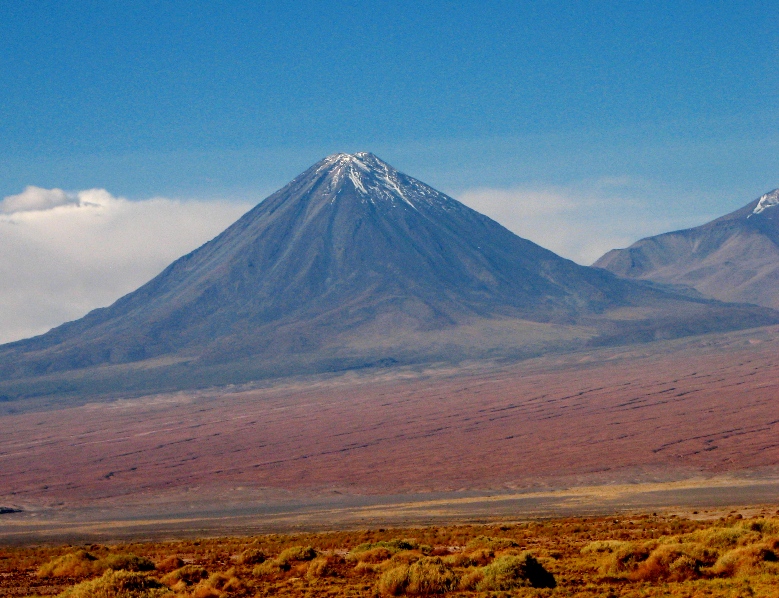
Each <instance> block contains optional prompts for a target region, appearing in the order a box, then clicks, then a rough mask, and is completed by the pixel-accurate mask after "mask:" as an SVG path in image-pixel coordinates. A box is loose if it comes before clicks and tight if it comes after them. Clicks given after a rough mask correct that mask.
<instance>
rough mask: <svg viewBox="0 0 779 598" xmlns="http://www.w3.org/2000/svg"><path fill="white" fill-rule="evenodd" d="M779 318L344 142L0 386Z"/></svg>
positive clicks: (136, 378) (332, 366)
mask: <svg viewBox="0 0 779 598" xmlns="http://www.w3.org/2000/svg"><path fill="white" fill-rule="evenodd" d="M776 322H779V314H777V313H776V312H773V311H771V310H764V309H756V308H753V307H745V306H737V305H724V304H721V303H718V302H712V301H704V300H699V299H695V298H690V297H685V296H683V295H679V294H674V293H672V292H666V291H664V290H661V289H658V288H652V287H650V286H647V285H644V284H641V283H634V282H630V281H626V280H623V279H620V278H618V277H616V276H614V275H613V274H611V273H609V272H606V271H604V270H601V269H594V268H588V267H584V266H579V265H577V264H575V263H573V262H571V261H569V260H566V259H563V258H561V257H559V256H557V255H555V254H554V253H552V252H550V251H548V250H546V249H543V248H541V247H539V246H538V245H536V244H534V243H532V242H530V241H527V240H525V239H522V238H520V237H518V236H516V235H514V234H513V233H511V232H510V231H508V230H507V229H505V228H504V227H502V226H501V225H499V224H498V223H496V222H494V221H493V220H491V219H489V218H487V217H486V216H483V215H482V214H479V213H478V212H475V211H474V210H471V209H470V208H468V207H466V206H464V205H463V204H461V203H459V202H458V201H456V200H454V199H452V198H450V197H448V196H446V195H444V194H442V193H439V192H438V191H436V190H434V189H433V188H431V187H429V186H427V185H425V184H424V183H422V182H420V181H418V180H416V179H414V178H412V177H409V176H406V175H404V174H402V173H400V172H398V171H397V170H395V169H393V168H392V167H391V166H389V165H388V164H386V163H385V162H383V161H381V160H380V159H378V158H377V157H376V156H374V155H372V154H369V153H358V154H354V155H349V154H335V155H332V156H329V157H327V158H325V159H324V160H322V161H320V162H318V163H317V164H315V165H314V166H312V167H311V168H309V169H308V170H307V171H306V172H304V173H303V174H301V175H300V176H298V177H297V178H295V179H294V180H293V181H291V182H290V183H289V184H288V185H287V186H285V187H284V188H282V189H280V190H279V191H277V192H276V193H274V194H273V195H271V196H270V197H268V198H267V199H266V200H264V201H263V202H261V203H260V204H258V205H257V206H256V207H255V208H254V209H252V210H251V211H249V212H248V213H247V214H245V215H244V216H243V217H242V218H240V219H239V220H238V221H237V222H236V223H235V224H233V225H232V226H230V227H229V228H228V229H226V230H225V231H224V232H223V233H221V234H220V235H219V236H217V237H216V238H214V239H213V240H211V241H209V242H208V243H206V244H205V245H203V246H202V247H200V248H199V249H197V250H195V251H193V252H192V253H190V254H188V255H186V256H184V257H182V258H180V259H179V260H177V261H176V262H174V263H173V264H171V265H170V266H169V267H168V268H166V269H165V270H164V271H163V272H162V273H161V274H160V275H158V276H157V277H155V278H154V279H153V280H151V281H150V282H149V283H147V284H145V285H144V286H142V287H140V288H139V289H138V290H136V291H134V292H132V293H130V294H128V295H126V296H125V297H122V298H121V299H119V300H118V301H117V302H116V303H114V304H113V305H111V306H110V307H107V308H102V309H97V310H94V311H92V312H90V313H89V314H87V315H86V316H85V317H83V318H81V319H80V320H76V321H74V322H69V323H66V324H63V325H62V326H59V327H57V328H54V329H53V330H51V331H49V332H48V333H46V334H44V335H41V336H38V337H35V338H31V339H26V340H22V341H18V342H14V343H10V344H7V345H4V346H2V347H0V394H7V395H8V396H22V395H35V394H40V393H43V394H46V393H63V394H67V393H85V392H92V391H95V392H97V391H100V392H114V391H117V390H118V389H123V390H133V389H137V390H139V391H140V390H144V391H154V390H170V389H174V388H188V387H193V386H203V385H212V384H227V383H240V382H246V381H248V380H256V379H260V378H267V377H273V376H283V375H292V374H301V373H312V372H324V371H333V370H340V369H351V368H359V367H366V366H372V365H377V364H378V365H382V364H419V363H436V362H450V363H452V362H458V361H461V360H463V359H485V358H502V357H522V356H527V355H531V354H537V353H539V352H543V351H547V350H561V349H566V348H575V347H581V346H584V345H586V344H602V343H615V342H630V341H636V340H651V339H653V338H669V337H674V336H683V335H688V334H696V333H703V332H709V331H713V330H728V329H736V328H744V327H751V326H759V325H766V324H772V323H776Z"/></svg>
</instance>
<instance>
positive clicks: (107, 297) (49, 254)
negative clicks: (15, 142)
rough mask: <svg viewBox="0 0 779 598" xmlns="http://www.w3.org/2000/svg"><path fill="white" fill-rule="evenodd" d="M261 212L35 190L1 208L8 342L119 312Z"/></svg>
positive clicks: (1, 333) (4, 338) (229, 204)
mask: <svg viewBox="0 0 779 598" xmlns="http://www.w3.org/2000/svg"><path fill="white" fill-rule="evenodd" d="M251 207H252V206H251V205H250V204H248V203H238V202H234V201H180V200H173V199H166V198H152V199H148V200H143V201H129V200H126V199H123V198H120V197H114V196H113V195H111V194H110V193H109V192H108V191H106V190H104V189H89V190H86V191H78V192H75V193H68V192H65V191H63V190H61V189H42V188H40V187H32V186H30V187H27V188H26V189H25V190H24V191H23V192H22V193H20V194H18V195H11V196H8V197H6V198H5V199H3V200H2V201H0V280H1V281H2V284H0V313H2V314H3V317H2V318H0V343H3V342H10V341H13V340H17V339H20V338H26V337H29V336H34V335H36V334H41V333H43V332H46V331H47V330H49V329H50V328H52V327H53V326H57V325H59V324H62V323H63V322H66V321H69V320H73V319H76V318H80V317H81V316H83V315H85V314H86V313H87V312H88V311H90V310H92V309H94V308H96V307H102V306H106V305H109V304H111V303H112V302H114V301H115V300H116V299H118V298H119V297H121V296H122V295H124V294H126V293H128V292H130V291H132V290H134V289H136V288H137V287H139V286H140V285H142V284H143V283H145V282H147V281H148V280H150V279H151V278H152V277H154V276H155V275H157V274H158V273H159V272H161V271H162V269H163V268H165V267H166V266H167V265H168V264H169V263H170V262H172V261H173V260H175V259H176V258H178V257H181V256H182V255H184V254H186V253H188V252H190V251H192V250H193V249H195V248H197V247H198V246H200V245H202V244H203V243H205V242H206V241H208V240H209V239H211V238H213V237H214V236H216V235H217V234H218V233H220V232H221V231H222V230H223V229H225V228H226V227H227V226H229V225H230V224H231V223H232V222H234V221H235V220H236V219H237V218H239V217H240V216H241V215H242V214H243V213H244V212H246V211H247V210H248V209H250V208H251Z"/></svg>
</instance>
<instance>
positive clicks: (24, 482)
mask: <svg viewBox="0 0 779 598" xmlns="http://www.w3.org/2000/svg"><path fill="white" fill-rule="evenodd" d="M778 362H779V328H766V329H760V330H753V331H747V332H740V333H733V334H729V335H720V336H715V337H705V338H696V339H687V340H681V341H672V342H670V341H669V342H663V343H654V344H651V345H641V346H633V347H630V348H618V349H600V350H597V351H590V352H583V353H578V354H574V355H566V356H557V357H545V358H539V359H535V360H530V361H526V362H523V363H520V364H514V365H510V366H496V365H495V366H492V367H489V368H485V367H484V366H480V367H475V366H474V367H471V368H464V369H462V370H460V371H451V370H430V371H427V372H410V371H408V372H400V373H398V372H396V373H393V374H386V375H383V376H377V375H370V376H369V375H363V376H357V375H344V376H340V377H333V378H330V379H319V380H308V381H299V382H296V383H294V384H293V383H286V384H284V385H279V386H275V387H272V388H257V389H252V390H243V391H233V392H222V393H200V394H197V395H193V394H190V395H170V396H156V397H146V398H141V399H135V400H123V401H116V402H111V403H103V404H90V405H86V406H80V407H74V408H68V409H61V410H58V411H48V412H39V413H26V414H18V415H8V416H4V417H2V418H0V428H1V429H2V433H1V434H0V501H1V502H0V505H2V504H11V505H20V506H22V507H25V508H28V507H36V506H37V507H41V506H45V505H53V504H60V505H63V504H64V505H69V506H74V505H85V504H97V503H99V502H100V501H103V500H116V499H121V500H131V499H132V500H141V501H145V500H151V499H152V497H154V496H156V495H162V494H164V493H171V492H173V493H175V492H178V491H184V490H185V489H194V490H195V491H202V492H207V491H210V490H216V491H219V490H220V489H229V488H232V489H236V488H254V489H264V490H266V491H268V492H276V491H283V492H291V493H292V494H289V496H291V495H294V494H295V493H300V492H304V493H308V494H309V495H311V493H314V494H316V493H321V492H331V493H332V492H336V491H337V492H343V493H351V494H357V493H368V494H371V493H373V494H396V493H401V492H426V491H457V490H467V489H500V488H503V489H505V488H521V487H528V486H533V485H538V484H546V485H554V484H555V483H556V482H560V483H563V482H565V484H568V485H570V484H571V483H572V480H573V481H576V480H579V481H580V482H581V483H585V482H587V483H591V482H592V481H600V482H603V483H613V482H619V481H634V480H642V479H644V480H654V479H666V480H669V479H680V478H684V477H690V476H695V475H701V474H703V475H713V474H723V473H733V472H736V473H738V472H758V473H759V472H775V469H774V468H775V467H776V466H777V465H779V369H778V368H777V365H778Z"/></svg>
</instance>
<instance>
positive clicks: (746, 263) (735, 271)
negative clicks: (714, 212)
mask: <svg viewBox="0 0 779 598" xmlns="http://www.w3.org/2000/svg"><path fill="white" fill-rule="evenodd" d="M594 265H595V266H596V267H599V268H605V269H606V270H609V271H611V272H613V273H615V274H618V275H619V276H624V277H628V278H632V279H634V280H651V281H656V282H660V283H668V284H675V285H684V286H688V287H691V288H693V289H695V290H697V291H698V292H700V293H701V294H702V295H704V296H707V297H713V298H715V299H719V300H720V301H736V302H742V303H754V304H756V305H763V306H766V307H772V308H774V309H776V308H779V189H774V190H773V191H771V192H769V193H766V194H765V195H763V196H761V197H759V198H758V199H755V200H754V201H751V202H749V203H748V204H747V205H745V206H744V207H743V208H741V209H739V210H736V211H735V212H731V213H730V214H727V215H725V216H722V217H721V218H717V219H716V220H713V221H711V222H708V223H706V224H704V225H702V226H698V227H695V228H689V229H686V230H679V231H674V232H670V233H665V234H662V235H657V236H654V237H648V238H646V239H641V240H640V241H637V242H636V243H634V244H633V245H631V246H630V247H628V248H627V249H613V250H612V251H610V252H608V253H607V254H606V255H604V256H603V257H601V258H600V259H599V260H598V261H597V262H595V264H594Z"/></svg>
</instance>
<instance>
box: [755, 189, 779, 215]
mask: <svg viewBox="0 0 779 598" xmlns="http://www.w3.org/2000/svg"><path fill="white" fill-rule="evenodd" d="M778 205H779V189H774V190H773V191H769V192H768V193H766V194H765V195H763V196H762V197H760V199H759V200H758V201H757V206H755V209H754V210H753V211H752V214H760V213H762V212H765V211H766V210H767V209H769V208H773V207H776V206H778ZM750 215H751V214H750Z"/></svg>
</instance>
